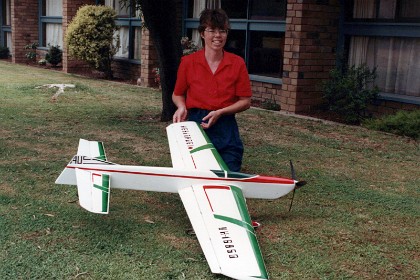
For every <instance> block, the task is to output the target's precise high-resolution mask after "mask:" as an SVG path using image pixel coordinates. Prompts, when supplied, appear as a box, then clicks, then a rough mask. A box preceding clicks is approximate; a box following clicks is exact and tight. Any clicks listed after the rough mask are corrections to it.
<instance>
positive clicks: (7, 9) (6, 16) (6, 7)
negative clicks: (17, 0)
mask: <svg viewBox="0 0 420 280" xmlns="http://www.w3.org/2000/svg"><path fill="white" fill-rule="evenodd" d="M2 4H3V7H2V8H3V15H2V23H3V25H8V26H9V25H11V21H10V13H11V6H10V0H5V1H3V3H2Z"/></svg>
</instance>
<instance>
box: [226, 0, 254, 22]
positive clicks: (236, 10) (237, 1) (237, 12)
mask: <svg viewBox="0 0 420 280" xmlns="http://www.w3.org/2000/svg"><path fill="white" fill-rule="evenodd" d="M247 2H248V1H246V0H221V8H222V9H223V10H225V12H226V13H227V15H228V16H229V18H238V19H241V18H243V19H246V18H248V16H247V8H248V3H247Z"/></svg>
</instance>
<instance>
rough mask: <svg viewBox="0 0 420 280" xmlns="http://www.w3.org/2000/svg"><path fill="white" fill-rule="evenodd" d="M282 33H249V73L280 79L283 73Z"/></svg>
mask: <svg viewBox="0 0 420 280" xmlns="http://www.w3.org/2000/svg"><path fill="white" fill-rule="evenodd" d="M283 46H284V33H280V32H268V31H265V32H257V31H252V32H251V41H250V53H249V63H248V64H249V73H250V74H255V75H261V76H267V77H276V78H280V77H281V73H282V71H283Z"/></svg>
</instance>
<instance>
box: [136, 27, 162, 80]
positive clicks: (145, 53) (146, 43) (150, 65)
mask: <svg viewBox="0 0 420 280" xmlns="http://www.w3.org/2000/svg"><path fill="white" fill-rule="evenodd" d="M156 67H159V60H158V55H157V51H156V48H155V46H154V44H153V42H152V39H151V38H150V35H149V30H147V29H146V28H143V29H142V34H141V73H140V82H139V83H138V84H139V85H141V86H144V87H156V86H157V84H156V83H155V74H154V73H153V69H154V68H156Z"/></svg>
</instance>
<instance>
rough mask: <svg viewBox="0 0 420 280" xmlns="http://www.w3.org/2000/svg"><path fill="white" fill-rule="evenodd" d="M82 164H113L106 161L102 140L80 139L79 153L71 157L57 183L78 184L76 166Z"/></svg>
mask: <svg viewBox="0 0 420 280" xmlns="http://www.w3.org/2000/svg"><path fill="white" fill-rule="evenodd" d="M80 164H111V163H109V162H107V161H106V154H105V149H104V145H103V143H102V142H97V141H88V140H84V139H80V140H79V148H78V149H77V154H76V155H75V156H74V157H73V158H72V159H71V161H70V162H69V163H68V164H67V166H66V167H65V168H64V170H63V171H62V172H61V174H60V176H58V178H57V180H56V181H55V183H56V184H64V185H76V184H77V181H76V173H75V168H76V167H75V166H76V165H80Z"/></svg>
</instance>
